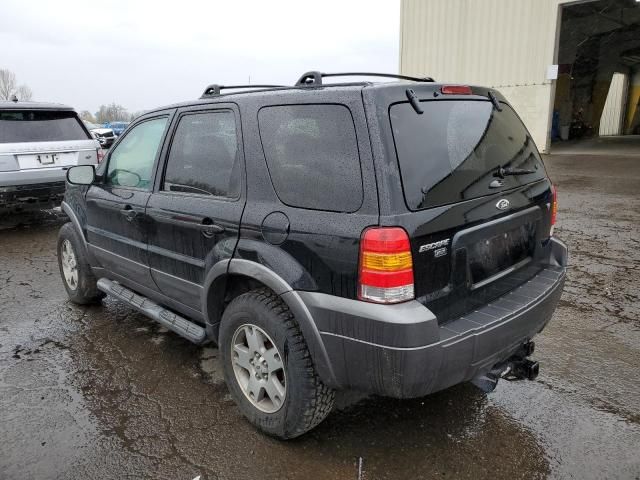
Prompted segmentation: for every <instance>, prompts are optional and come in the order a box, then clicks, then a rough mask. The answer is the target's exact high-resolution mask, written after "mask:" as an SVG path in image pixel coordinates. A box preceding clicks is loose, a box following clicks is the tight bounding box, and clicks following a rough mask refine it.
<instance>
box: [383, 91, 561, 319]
mask: <svg viewBox="0 0 640 480" xmlns="http://www.w3.org/2000/svg"><path fill="white" fill-rule="evenodd" d="M424 97H425V98H424V100H420V105H419V108H417V109H416V108H414V106H412V105H411V104H409V103H408V102H406V101H402V102H397V103H393V104H391V105H390V107H389V119H390V123H391V128H392V135H393V142H394V146H395V151H396V155H397V160H398V168H399V173H400V177H401V180H402V190H403V194H404V200H405V203H406V206H407V210H408V212H407V213H404V214H402V215H397V216H392V217H391V218H389V219H388V221H389V222H390V223H392V222H395V223H397V224H399V225H400V226H402V227H404V228H405V229H406V230H407V232H408V234H409V238H410V241H411V250H412V257H413V270H414V291H415V295H416V298H417V299H418V301H420V302H421V303H423V304H425V305H427V306H428V307H429V308H430V309H431V310H432V311H433V312H434V313H435V314H436V316H437V317H438V321H439V322H441V323H442V322H446V321H447V320H449V319H451V318H457V317H458V316H460V315H463V314H464V313H466V312H468V311H469V310H473V309H476V308H478V307H479V306H480V305H485V304H486V303H488V302H490V301H492V300H493V299H495V298H497V297H498V296H501V295H503V294H504V293H506V292H507V291H509V290H512V289H513V288H515V287H517V285H518V284H520V283H522V281H523V280H522V279H523V278H527V276H533V275H535V273H536V272H537V271H539V270H540V268H542V267H541V265H540V263H539V259H540V258H543V257H544V255H543V253H542V250H544V248H545V246H544V245H545V242H547V243H548V239H549V229H550V217H551V212H550V204H551V195H552V192H551V184H550V182H549V180H548V178H547V176H546V171H545V169H544V165H543V164H542V160H541V158H540V155H539V153H538V151H537V149H536V146H535V144H534V142H533V140H532V138H531V136H530V134H529V133H528V132H527V130H526V128H525V127H524V125H523V124H522V122H521V121H520V119H519V118H518V116H517V115H516V114H515V112H514V111H513V110H512V109H511V108H510V107H509V106H508V105H507V104H506V103H504V104H502V105H500V106H497V105H496V103H494V102H492V101H489V99H488V98H486V97H484V98H482V97H479V96H473V97H464V96H462V95H461V96H458V97H456V98H450V97H447V96H446V95H440V96H437V95H424ZM420 111H422V113H420ZM515 272H518V274H517V275H516V274H515ZM516 279H517V280H516Z"/></svg>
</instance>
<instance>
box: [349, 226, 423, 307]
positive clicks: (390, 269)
mask: <svg viewBox="0 0 640 480" xmlns="http://www.w3.org/2000/svg"><path fill="white" fill-rule="evenodd" d="M358 280H359V281H358V298H359V299H360V300H365V301H367V302H375V303H399V302H405V301H407V300H412V299H413V298H414V290H413V260H412V258H411V246H410V244H409V235H407V232H406V231H405V230H404V229H402V228H400V227H370V228H367V229H366V230H365V231H364V232H363V233H362V238H361V240H360V269H359V272H358Z"/></svg>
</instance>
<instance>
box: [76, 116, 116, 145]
mask: <svg viewBox="0 0 640 480" xmlns="http://www.w3.org/2000/svg"><path fill="white" fill-rule="evenodd" d="M83 122H84V125H85V127H87V130H89V132H91V133H92V134H95V135H94V137H95V138H96V140H98V142H100V146H101V147H102V148H110V147H111V145H113V142H114V141H115V140H116V135H115V133H114V132H113V129H111V128H104V127H102V126H100V125H97V124H95V123H91V122H87V121H86V120H83Z"/></svg>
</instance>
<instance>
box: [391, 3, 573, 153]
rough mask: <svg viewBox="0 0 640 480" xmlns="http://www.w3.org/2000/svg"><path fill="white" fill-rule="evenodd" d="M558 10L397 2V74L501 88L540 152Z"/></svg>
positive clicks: (553, 7)
mask: <svg viewBox="0 0 640 480" xmlns="http://www.w3.org/2000/svg"><path fill="white" fill-rule="evenodd" d="M560 3H568V2H567V1H566V0H565V1H563V0H402V2H401V12H400V22H401V23H400V26H401V28H400V71H401V73H403V74H407V75H430V76H432V77H434V78H435V79H436V80H437V81H450V82H459V83H470V84H478V85H486V86H490V87H495V88H497V89H499V90H500V91H501V92H502V93H503V94H504V95H505V96H506V97H507V99H508V100H509V101H510V102H511V103H512V104H513V105H514V107H515V109H516V111H517V112H518V114H519V115H520V116H521V117H522V118H523V120H524V122H525V124H526V125H527V127H528V128H529V130H530V131H531V133H532V135H533V137H534V140H535V141H536V144H537V145H538V148H540V149H541V150H546V149H547V146H548V145H547V142H548V132H549V130H550V122H551V109H552V100H553V84H552V81H551V80H547V67H548V66H549V65H551V64H554V63H555V61H554V60H555V55H556V52H555V47H556V44H557V38H556V35H557V33H558V25H559V14H558V12H559V7H558V6H559V4H560Z"/></svg>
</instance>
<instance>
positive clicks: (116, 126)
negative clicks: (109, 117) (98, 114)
mask: <svg viewBox="0 0 640 480" xmlns="http://www.w3.org/2000/svg"><path fill="white" fill-rule="evenodd" d="M104 126H105V128H110V129H111V130H113V133H115V134H116V137H119V136H120V135H122V134H123V132H124V131H125V130H126V129H127V127H128V126H129V122H109V123H105V124H104Z"/></svg>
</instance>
